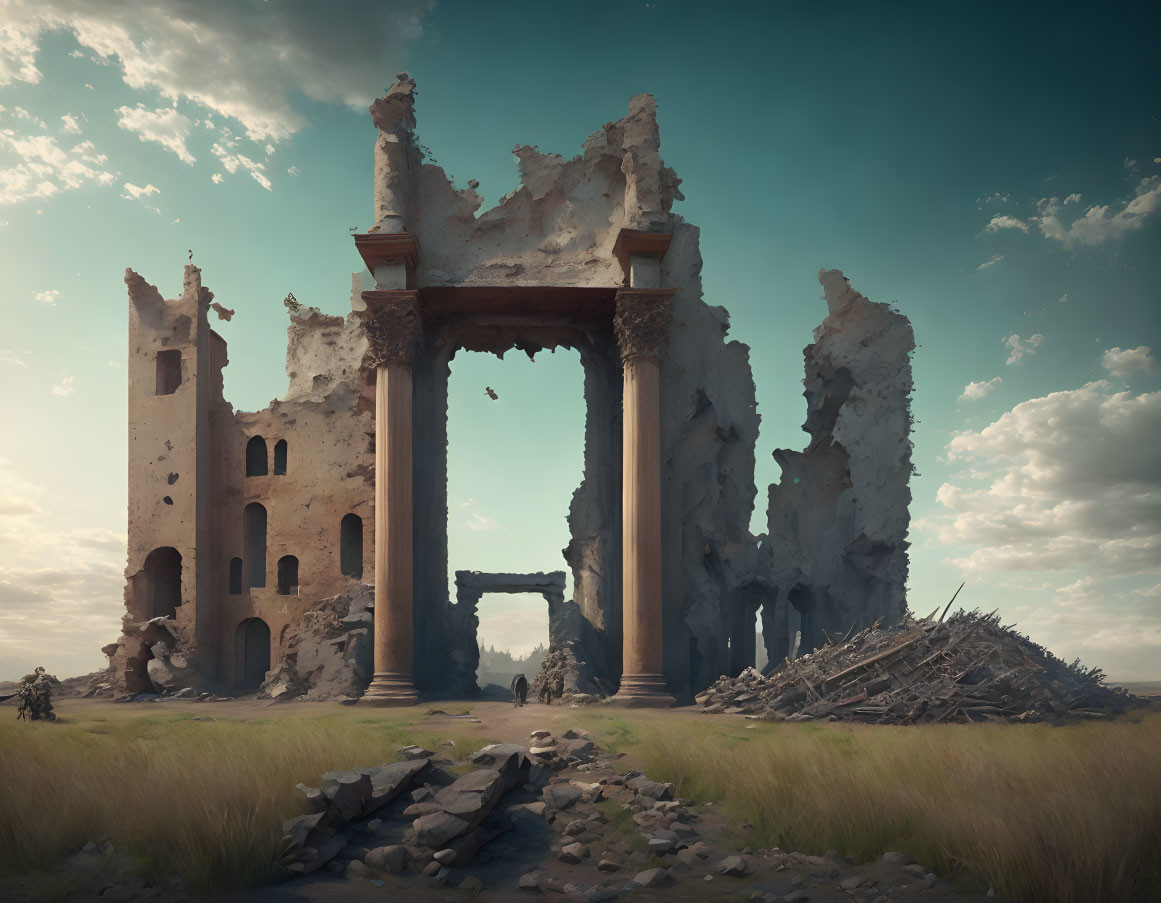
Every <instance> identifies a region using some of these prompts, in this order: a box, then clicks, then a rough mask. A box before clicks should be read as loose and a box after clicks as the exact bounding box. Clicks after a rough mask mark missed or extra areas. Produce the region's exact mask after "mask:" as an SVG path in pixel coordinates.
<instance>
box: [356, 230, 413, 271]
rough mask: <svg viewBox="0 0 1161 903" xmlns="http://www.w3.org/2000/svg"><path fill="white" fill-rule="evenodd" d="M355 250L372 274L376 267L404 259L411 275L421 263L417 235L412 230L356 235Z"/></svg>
mask: <svg viewBox="0 0 1161 903" xmlns="http://www.w3.org/2000/svg"><path fill="white" fill-rule="evenodd" d="M354 238H355V250H356V251H358V252H359V256H360V257H362V258H363V263H364V264H366V267H367V269H368V271H370V272H371V273H372V274H374V272H375V268H376V267H381V266H383V265H385V264H389V263H396V262H399V261H402V262H403V263H405V264H406V265H407V272H408V275H409V276H410V275H411V274H413V273H414V272H415V267H416V265H417V264H418V263H419V250H418V248H417V247H416V244H415V236H414V235H412V234H411V233H410V232H365V233H359V234H357V235H355V236H354Z"/></svg>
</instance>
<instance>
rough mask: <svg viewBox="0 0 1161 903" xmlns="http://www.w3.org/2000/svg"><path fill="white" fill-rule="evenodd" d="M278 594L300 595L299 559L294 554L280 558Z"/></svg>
mask: <svg viewBox="0 0 1161 903" xmlns="http://www.w3.org/2000/svg"><path fill="white" fill-rule="evenodd" d="M278 595H280V596H297V595H298V559H297V558H295V557H294V556H293V555H283V556H282V557H281V558H279V559H278Z"/></svg>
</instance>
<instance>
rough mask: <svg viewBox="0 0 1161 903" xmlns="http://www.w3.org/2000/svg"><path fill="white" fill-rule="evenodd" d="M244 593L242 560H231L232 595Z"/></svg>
mask: <svg viewBox="0 0 1161 903" xmlns="http://www.w3.org/2000/svg"><path fill="white" fill-rule="evenodd" d="M240 592H242V559H241V558H231V559H230V595H231V596H236V595H238V594H239V593H240Z"/></svg>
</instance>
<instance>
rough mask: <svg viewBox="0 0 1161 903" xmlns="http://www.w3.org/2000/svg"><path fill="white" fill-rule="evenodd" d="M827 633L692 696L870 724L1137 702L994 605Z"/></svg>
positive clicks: (719, 707)
mask: <svg viewBox="0 0 1161 903" xmlns="http://www.w3.org/2000/svg"><path fill="white" fill-rule="evenodd" d="M937 611H938V609H937ZM828 640H829V641H828V643H827V644H826V645H825V646H823V647H822V648H821V649H818V650H817V651H815V652H813V653H811V654H809V655H804V656H802V657H801V658H797V659H793V660H788V661H785V662H784V663H783V664H782V666H781V667H780V668H778V670H777V671H775V672H774V673H773V674H771V675H769V676H765V675H763V674H761V673H760V672H758V671H756V670H754V669H753V668H748V669H746V670H745V671H743V672H742V673H741V674H740V675H739V676H738V677H736V678H729V677H722V678H721V679H720V680H718V681H717V683H715V684H714V685H713V686H711V687H710V688H709V689H708V690H706V691H705V692H704V693H701V694H699V695H698V697H697V702H698V703H699V704H700V705H702V706H704V713H705V714H717V713H722V712H724V713H744V714H748V715H758V716H761V717H763V718H764V719H766V720H771V721H783V720H784V721H809V720H812V719H829V720H833V721H859V722H864V723H874V724H920V723H922V724H933V723H938V722H944V723H949V722H960V723H966V722H974V721H1016V722H1040V721H1057V720H1061V719H1064V718H1068V717H1073V718H1094V719H1103V718H1110V717H1112V716H1113V715H1119V714H1121V713H1122V712H1124V711H1125V710H1126V709H1127V708H1130V707H1131V706H1134V705H1139V704H1143V703H1144V701H1143V700H1140V699H1138V698H1137V697H1135V696H1132V695H1130V694H1128V693H1126V692H1125V691H1124V690H1120V689H1113V688H1111V687H1106V686H1104V684H1103V681H1104V674H1103V673H1102V672H1101V671H1100V669H1097V668H1091V669H1090V668H1085V667H1084V666H1082V665H1081V664H1080V662H1079V660H1078V661H1075V662H1073V663H1072V664H1066V663H1065V662H1063V661H1061V660H1060V659H1058V658H1056V657H1055V656H1054V655H1052V653H1050V652H1048V650H1046V649H1044V648H1043V647H1041V646H1038V645H1037V644H1036V643H1033V642H1032V641H1031V640H1029V639H1028V638H1027V637H1025V636H1023V635H1021V634H1019V633H1017V632H1016V631H1015V630H1013V629H1012V628H1011V627H1004V626H1002V625H1001V624H1000V620H999V618H998V617H997V616H996V614H995V612H992V613H991V614H981V613H980V612H979V611H971V612H964V611H960V612H957V613H956V614H954V615H952V616H951V617H950V618H948V619H947V620H946V621H945V620H943V618H942V617H941V618H940V619H939V620H935V612H932V614H931V615H929V616H928V617H926V618H920V619H916V618H913V617H911V616H907V617H905V618H904V619H903V620H902V621H901V622H900V623H899V624H897V625H894V626H892V627H882V628H881V627H879V626H878V622H876V623H875V624H874V625H872V626H871V627H869V628H867V629H866V630H864V631H862V632H861V633H858V634H856V635H854V636H850V637H844V638H843V639H842V640H841V641H837V642H836V641H834V640H833V639H831V638H829V637H828Z"/></svg>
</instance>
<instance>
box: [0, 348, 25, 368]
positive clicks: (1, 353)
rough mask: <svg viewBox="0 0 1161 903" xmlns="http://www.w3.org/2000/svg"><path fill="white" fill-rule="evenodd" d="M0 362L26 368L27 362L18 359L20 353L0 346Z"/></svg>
mask: <svg viewBox="0 0 1161 903" xmlns="http://www.w3.org/2000/svg"><path fill="white" fill-rule="evenodd" d="M0 364H12V365H13V366H16V367H23V368H24V369H25V370H27V369H28V364H26V363H25V362H24V361H22V360H21V359H20V355H19V354H17V353H16V352H15V351H13V350H12V349H10V348H0Z"/></svg>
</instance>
